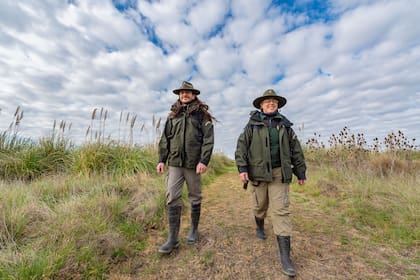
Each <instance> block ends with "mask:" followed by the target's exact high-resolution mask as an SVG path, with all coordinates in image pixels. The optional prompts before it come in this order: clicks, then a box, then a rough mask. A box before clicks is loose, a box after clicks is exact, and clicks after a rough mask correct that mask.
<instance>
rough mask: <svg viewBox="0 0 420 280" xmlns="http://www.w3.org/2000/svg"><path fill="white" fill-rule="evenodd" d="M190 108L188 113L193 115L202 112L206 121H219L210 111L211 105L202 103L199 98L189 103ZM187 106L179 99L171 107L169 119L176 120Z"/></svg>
mask: <svg viewBox="0 0 420 280" xmlns="http://www.w3.org/2000/svg"><path fill="white" fill-rule="evenodd" d="M188 104H189V106H188V107H187V113H188V114H191V113H192V112H194V111H200V112H202V113H203V114H204V119H205V120H212V121H217V119H216V118H215V117H214V116H213V115H212V114H211V113H210V112H209V111H208V110H209V105H207V104H206V103H204V102H203V101H201V100H200V99H199V98H198V97H196V98H195V99H194V100H193V101H191V103H188ZM184 108H185V106H184V104H182V102H181V101H179V99H178V100H177V101H176V102H175V103H174V104H172V106H171V112H169V118H170V119H173V118H176V117H177V116H178V115H179V114H180V113H181V112H182V111H183V110H184Z"/></svg>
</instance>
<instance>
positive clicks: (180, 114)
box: [156, 81, 215, 254]
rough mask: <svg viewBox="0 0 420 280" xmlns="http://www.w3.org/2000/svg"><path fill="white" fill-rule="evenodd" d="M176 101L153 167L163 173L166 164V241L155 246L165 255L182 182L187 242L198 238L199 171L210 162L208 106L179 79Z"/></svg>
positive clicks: (174, 231) (175, 228)
mask: <svg viewBox="0 0 420 280" xmlns="http://www.w3.org/2000/svg"><path fill="white" fill-rule="evenodd" d="M173 93H174V94H176V95H178V96H179V98H178V100H177V101H176V102H175V103H174V104H173V105H172V107H171V111H170V113H169V116H168V118H167V120H166V122H165V127H164V131H163V132H162V136H161V139H160V141H159V163H158V165H157V166H156V170H157V172H158V173H159V174H162V173H164V171H165V164H166V163H167V164H168V166H169V168H168V174H167V178H166V205H167V208H168V216H169V235H168V240H167V241H166V242H165V243H164V244H163V245H162V246H160V247H159V253H163V254H169V253H171V252H172V250H173V249H174V248H178V246H179V240H178V233H179V228H180V220H181V208H182V199H181V194H182V188H183V185H184V182H186V185H187V189H188V198H189V201H190V204H191V228H190V231H189V233H188V238H187V243H188V244H194V243H196V242H197V241H198V223H199V220H200V212H201V199H202V194H201V174H203V173H205V172H206V170H207V166H208V164H209V162H210V157H211V155H212V152H213V145H214V130H213V122H212V121H213V120H215V118H214V117H213V116H212V115H211V114H210V113H209V111H208V109H209V107H208V105H206V104H205V103H203V102H202V101H201V100H200V99H198V97H197V96H198V95H199V94H200V91H199V90H198V89H195V88H194V86H193V85H192V84H191V83H189V82H186V81H184V82H182V85H181V87H180V88H178V89H175V90H173Z"/></svg>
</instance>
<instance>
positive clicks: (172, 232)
mask: <svg viewBox="0 0 420 280" xmlns="http://www.w3.org/2000/svg"><path fill="white" fill-rule="evenodd" d="M168 219H169V235H168V240H167V241H166V242H165V243H164V244H163V245H162V246H160V247H159V253H162V254H169V253H171V252H172V250H173V249H175V248H178V247H179V240H178V233H179V225H180V223H181V206H175V207H168Z"/></svg>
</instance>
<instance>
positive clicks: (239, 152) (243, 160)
mask: <svg viewBox="0 0 420 280" xmlns="http://www.w3.org/2000/svg"><path fill="white" fill-rule="evenodd" d="M251 137H252V130H251V128H250V127H249V126H248V125H247V126H246V127H245V128H244V131H243V132H242V133H241V134H240V135H239V137H238V141H237V143H236V150H235V163H236V166H237V168H238V172H239V178H240V180H241V181H242V182H243V183H245V182H246V181H248V180H249V176H248V150H249V146H250V143H251Z"/></svg>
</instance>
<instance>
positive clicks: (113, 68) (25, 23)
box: [0, 0, 420, 156]
mask: <svg viewBox="0 0 420 280" xmlns="http://www.w3.org/2000/svg"><path fill="white" fill-rule="evenodd" d="M419 9H420V3H419V2H418V1H415V0H404V1H385V0H384V1H382V0H369V1H353V0H352V1H347V0H337V1H331V2H325V3H323V4H322V5H321V2H319V1H307V0H305V1H295V2H293V4H287V3H286V2H284V3H283V4H278V1H268V0H263V1H261V0H253V1H249V0H247V1H245V0H239V1H228V0H217V1H210V0H209V1H191V0H163V1H131V0H128V1H127V0H126V1H99V0H93V1H87V0H78V1H39V0H32V1H25V2H24V3H18V2H10V1H2V2H1V3H0V30H1V32H0V82H1V84H2V90H1V99H0V109H1V111H0V117H1V120H2V121H1V123H0V129H1V130H5V129H7V127H8V125H9V123H10V121H11V120H12V117H13V113H14V110H15V109H16V107H17V106H21V108H22V110H23V111H24V113H25V114H24V119H23V120H22V127H21V130H22V131H21V133H22V134H23V135H25V136H28V137H33V138H35V139H36V138H37V137H40V136H41V135H42V134H47V133H48V131H50V130H51V127H52V123H53V122H54V120H65V121H67V122H69V123H70V122H71V123H72V135H71V136H72V137H73V138H74V140H75V141H83V140H84V139H85V132H86V129H87V127H88V126H89V125H91V120H90V117H91V113H92V111H93V110H94V108H98V110H99V109H101V108H103V110H107V112H108V120H107V121H108V123H109V124H108V126H107V130H108V133H109V134H112V135H111V136H113V137H118V136H117V135H118V134H121V121H120V117H121V115H122V114H123V115H124V116H125V117H127V115H128V116H129V117H130V118H133V117H134V116H136V119H137V122H136V124H137V126H136V134H135V141H137V142H138V143H146V142H147V141H154V140H155V139H156V135H154V134H156V132H154V131H153V129H152V128H151V126H152V125H151V122H152V119H155V120H157V119H159V118H162V119H164V118H166V116H167V113H168V110H169V107H170V105H171V104H172V103H173V102H174V101H175V100H176V98H177V96H176V95H174V94H173V93H172V89H174V88H177V87H178V86H179V85H180V83H181V81H182V80H190V81H191V82H193V84H194V85H195V86H196V87H197V88H199V89H200V90H201V92H202V94H201V95H200V98H201V99H202V100H203V101H205V102H207V103H208V104H209V105H210V109H211V111H212V113H213V114H214V115H215V116H216V118H217V119H218V120H219V122H218V123H216V150H220V151H223V152H225V153H226V154H227V155H229V156H232V155H233V151H234V148H235V145H236V139H237V137H238V135H239V133H240V132H241V131H242V128H243V126H244V125H245V124H246V122H247V118H248V114H249V111H251V110H254V109H255V108H253V107H252V101H253V100H254V98H256V97H258V96H260V95H261V94H262V93H263V92H264V90H265V89H267V88H273V89H275V90H276V91H277V92H278V93H279V94H281V95H283V96H285V97H286V98H287V99H288V102H287V105H286V106H285V107H284V108H282V109H281V112H282V113H284V114H285V115H286V116H288V118H289V119H291V121H292V122H294V124H295V129H296V130H297V131H298V132H299V136H300V137H301V138H302V141H303V142H304V141H305V139H306V138H308V137H310V136H312V135H313V133H315V132H317V133H319V134H322V135H323V136H325V137H328V136H329V135H331V134H332V133H337V132H338V131H339V130H341V129H342V128H343V127H344V126H348V127H351V128H352V129H353V130H357V131H360V132H363V133H365V135H369V136H370V138H373V137H384V136H385V135H386V134H387V133H389V132H391V131H396V130H402V131H404V133H406V134H407V135H408V136H409V137H410V138H417V139H418V138H419V137H420V129H419V127H418V124H417V123H418V116H419V115H420V106H419V105H420V97H419V96H420V94H419V92H420V90H419V87H420V84H419V81H418V77H419V76H420V69H419V67H418V63H419V59H420V39H419V38H420V27H419V26H418V24H416V23H417V21H418V20H417V17H418V16H417V11H418V10H419ZM141 127H146V128H147V130H148V132H147V133H145V131H144V130H142V131H141V132H140V130H141V129H140V128H141ZM120 136H121V135H120Z"/></svg>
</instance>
